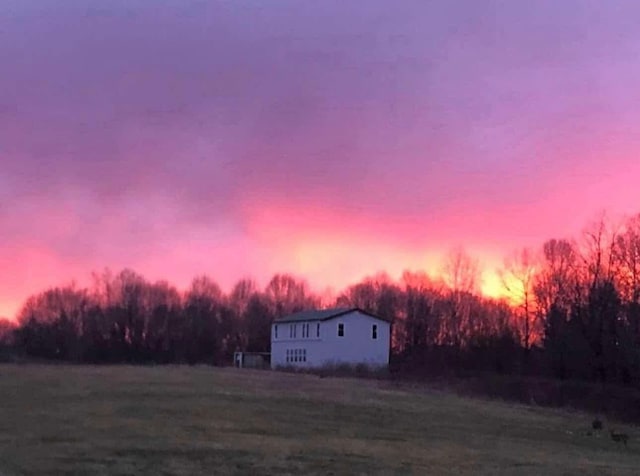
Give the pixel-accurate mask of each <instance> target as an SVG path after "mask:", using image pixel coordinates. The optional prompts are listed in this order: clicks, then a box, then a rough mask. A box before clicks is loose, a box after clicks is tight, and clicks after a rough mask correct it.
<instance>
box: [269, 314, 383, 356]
mask: <svg viewBox="0 0 640 476" xmlns="http://www.w3.org/2000/svg"><path fill="white" fill-rule="evenodd" d="M318 324H319V325H320V337H318V336H317V326H318ZM339 324H343V325H344V336H343V337H340V336H338V326H339ZM305 325H309V335H308V337H307V335H306V332H304V331H303V330H304V329H306V328H305V327H304V326H305ZM276 326H277V333H278V336H277V339H276V336H275V334H276ZM292 326H295V337H293V336H294V330H293V329H294V328H293V327H292ZM373 326H376V327H377V339H373V336H372V334H373ZM390 330H391V326H390V325H389V323H388V322H386V321H383V320H380V319H375V318H373V317H371V316H368V315H366V314H363V313H361V312H358V311H354V312H350V313H348V314H345V315H343V316H340V317H335V318H332V319H329V320H326V321H304V322H295V323H293V322H292V323H288V322H285V323H274V324H273V326H272V329H271V366H272V367H274V368H275V367H278V366H288V365H292V366H297V367H320V366H323V365H327V364H341V363H347V364H359V363H364V364H368V365H371V366H387V365H388V364H389V346H390V342H391V338H390ZM287 351H289V355H293V357H294V361H287V355H288V354H287ZM296 351H297V353H296ZM301 357H302V358H301ZM303 359H305V360H303Z"/></svg>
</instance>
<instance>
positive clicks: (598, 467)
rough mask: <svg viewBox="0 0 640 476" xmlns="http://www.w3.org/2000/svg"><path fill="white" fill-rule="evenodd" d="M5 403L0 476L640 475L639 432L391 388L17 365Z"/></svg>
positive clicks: (575, 416)
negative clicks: (615, 437)
mask: <svg viewBox="0 0 640 476" xmlns="http://www.w3.org/2000/svg"><path fill="white" fill-rule="evenodd" d="M0 405H1V407H0V475H1V476H11V475H22V474H25V475H31V474H49V475H64V474H78V475H80V474H87V475H89V474H90V475H99V474H105V475H106V474H108V475H120V474H121V475H125V474H149V475H169V474H171V475H173V474H177V475H193V474H277V475H283V474H366V475H371V474H492V475H493V474H536V475H538V474H545V475H553V474H585V473H586V474H598V475H602V474H615V475H620V474H638V473H639V472H640V441H637V440H636V439H635V438H634V437H635V435H636V431H637V430H636V429H635V428H633V427H629V426H625V425H621V424H612V423H610V422H605V431H606V430H607V429H608V428H609V427H615V428H616V429H618V430H621V431H626V432H628V433H629V435H630V436H631V440H630V442H629V446H628V447H626V448H625V447H624V446H622V445H621V444H616V443H614V442H613V441H612V440H611V439H610V438H609V437H608V436H607V434H602V435H592V436H589V435H587V430H588V429H589V428H590V421H591V420H590V416H588V415H584V414H581V413H575V412H564V411H554V410H548V409H540V408H535V407H526V406H520V405H511V404H506V403H501V402H489V401H483V400H475V399H467V398H462V397H458V396H455V395H452V394H447V393H444V392H440V391H435V390H429V389H428V388H426V387H421V388H418V387H413V388H410V387H408V386H398V385H394V384H392V383H391V382H385V381H373V380H356V379H338V378H319V377H316V376H310V375H294V374H284V373H276V372H266V371H250V370H236V369H217V368H210V367H124V366H122V367H89V366H77V367H75V366H36V365H33V366H31V365H25V366H18V365H16V366H11V365H7V366H0ZM638 436H640V434H638Z"/></svg>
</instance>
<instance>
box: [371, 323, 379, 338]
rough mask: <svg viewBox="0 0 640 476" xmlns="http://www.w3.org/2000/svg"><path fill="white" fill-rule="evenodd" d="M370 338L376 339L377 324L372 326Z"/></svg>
mask: <svg viewBox="0 0 640 476" xmlns="http://www.w3.org/2000/svg"><path fill="white" fill-rule="evenodd" d="M371 338H372V339H377V338H378V326H377V324H374V325H373V327H372V328H371Z"/></svg>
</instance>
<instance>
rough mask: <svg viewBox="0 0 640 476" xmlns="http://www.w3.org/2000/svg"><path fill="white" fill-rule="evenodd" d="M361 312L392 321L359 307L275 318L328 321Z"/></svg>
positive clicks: (315, 311) (322, 310) (293, 320)
mask: <svg viewBox="0 0 640 476" xmlns="http://www.w3.org/2000/svg"><path fill="white" fill-rule="evenodd" d="M355 311H357V312H360V313H362V314H365V315H367V316H369V317H373V318H374V319H379V320H381V321H386V322H390V320H389V319H384V318H382V317H380V316H376V315H374V314H371V313H370V312H367V311H363V310H362V309H360V308H358V307H337V308H333V309H311V310H308V311H301V312H296V313H295V314H290V315H288V316H283V317H280V318H278V319H276V320H275V322H303V321H328V320H329V319H333V318H335V317H340V316H343V315H345V314H349V313H351V312H355Z"/></svg>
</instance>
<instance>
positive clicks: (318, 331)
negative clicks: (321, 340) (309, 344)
mask: <svg viewBox="0 0 640 476" xmlns="http://www.w3.org/2000/svg"><path fill="white" fill-rule="evenodd" d="M316 337H320V323H319V322H318V325H317V327H316Z"/></svg>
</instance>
